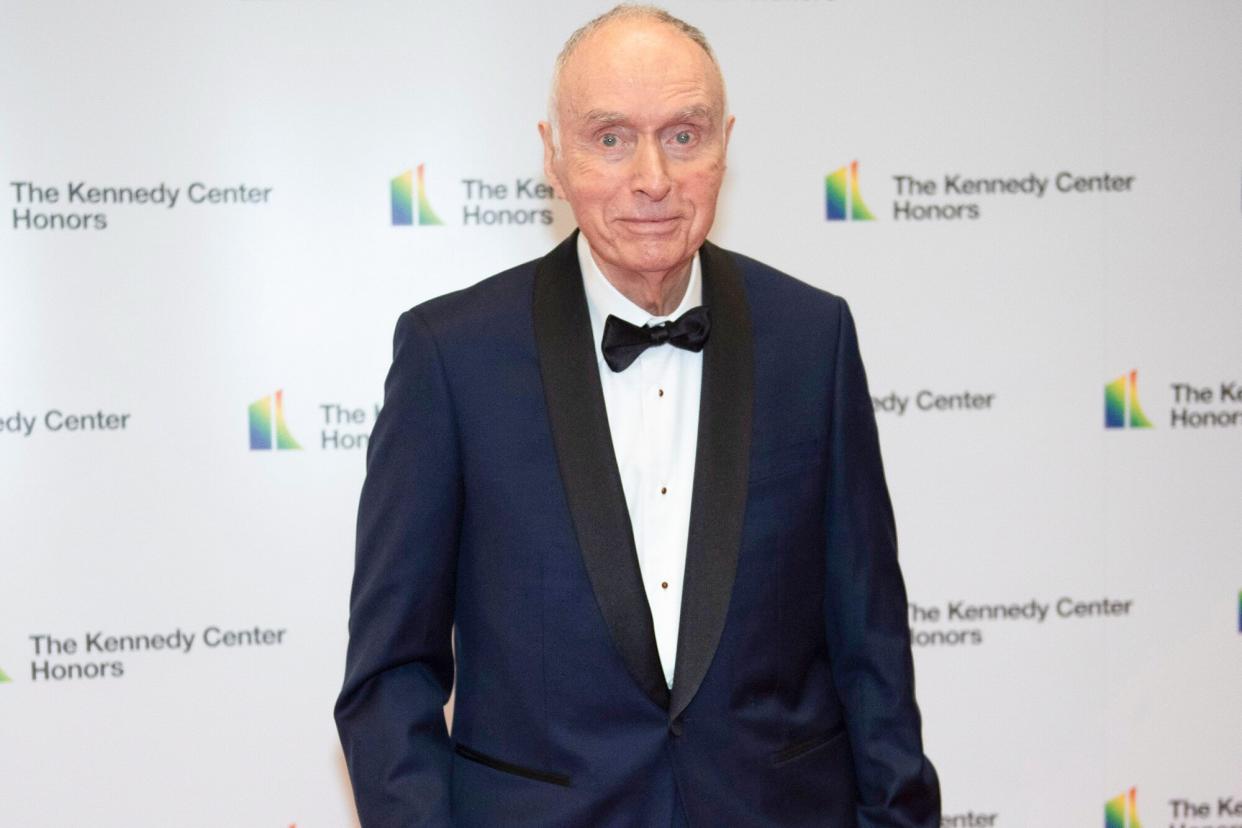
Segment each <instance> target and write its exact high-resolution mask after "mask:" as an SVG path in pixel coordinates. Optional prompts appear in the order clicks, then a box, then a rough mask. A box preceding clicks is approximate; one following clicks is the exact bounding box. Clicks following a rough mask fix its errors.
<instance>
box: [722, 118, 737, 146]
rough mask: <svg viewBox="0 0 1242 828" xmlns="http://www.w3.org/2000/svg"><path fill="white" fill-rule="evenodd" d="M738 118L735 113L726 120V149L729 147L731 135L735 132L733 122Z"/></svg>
mask: <svg viewBox="0 0 1242 828" xmlns="http://www.w3.org/2000/svg"><path fill="white" fill-rule="evenodd" d="M736 120H737V118H736V117H735V116H733V115H730V116H729V120H727V121H725V149H726V150H727V149H728V148H729V136H730V135H732V134H733V122H734V121H736Z"/></svg>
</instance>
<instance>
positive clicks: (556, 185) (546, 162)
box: [539, 121, 565, 198]
mask: <svg viewBox="0 0 1242 828" xmlns="http://www.w3.org/2000/svg"><path fill="white" fill-rule="evenodd" d="M539 137H540V138H542V139H543V174H544V177H545V178H547V179H548V183H549V184H551V185H552V192H554V193H555V194H556V197H557V198H564V197H565V191H564V189H562V188H561V179H560V177H559V176H557V174H556V141H555V139H554V138H553V135H552V125H551V124H550V123H548V122H547V121H540V122H539Z"/></svg>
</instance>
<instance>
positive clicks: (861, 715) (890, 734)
mask: <svg viewBox="0 0 1242 828" xmlns="http://www.w3.org/2000/svg"><path fill="white" fill-rule="evenodd" d="M833 383H834V384H833V392H832V393H833V399H832V414H831V423H830V432H829V434H830V436H829V441H830V451H831V454H830V456H829V464H830V465H829V489H828V508H827V512H826V514H827V520H828V527H827V530H828V531H827V537H828V549H827V570H826V575H827V585H826V593H825V594H826V599H825V602H824V609H825V614H826V618H825V623H826V627H827V638H828V646H829V656H830V658H831V662H832V670H833V677H834V681H835V682H836V687H837V692H838V694H839V695H840V697H841V699H842V702H843V703H844V705H845V708H846V725H847V728H848V731H849V737H850V744H851V748H852V751H853V757H854V767H855V771H856V774H857V779H858V796H859V805H858V825H859V828H880V826H884V827H885V828H938V826H939V825H940V787H939V782H938V780H937V778H936V771H935V769H934V768H933V767H932V765H931V762H929V761H928V760H927V758H926V757H925V756H924V755H923V744H922V736H921V733H920V730H921V722H920V717H919V710H918V707H917V705H916V704H915V699H914V667H913V662H912V659H911V654H910V628H909V622H908V620H907V608H906V591H905V586H904V584H903V583H902V577H901V570H900V568H899V567H898V565H897V532H896V527H895V525H894V522H893V508H892V503H891V501H890V500H889V495H888V487H887V485H886V484H885V481H884V467H883V463H882V461H881V457H880V444H879V436H878V434H877V431H876V423H875V412H874V409H873V407H872V403H871V394H870V391H869V390H868V388H867V377H866V374H865V372H864V370H863V364H862V357H861V355H860V354H859V350H858V338H857V335H856V333H855V330H854V320H853V318H852V317H851V315H850V311H849V307H848V306H847V305H846V304H845V302H844V301H843V300H842V301H840V320H839V334H838V340H837V350H836V367H835V371H834V380H833Z"/></svg>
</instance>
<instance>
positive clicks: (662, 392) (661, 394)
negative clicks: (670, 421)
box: [659, 388, 664, 397]
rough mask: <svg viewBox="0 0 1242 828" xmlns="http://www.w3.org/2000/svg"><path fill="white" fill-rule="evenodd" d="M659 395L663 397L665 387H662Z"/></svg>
mask: <svg viewBox="0 0 1242 828" xmlns="http://www.w3.org/2000/svg"><path fill="white" fill-rule="evenodd" d="M659 395H660V396H661V397H663V396H664V389H663V388H661V389H660V391H659Z"/></svg>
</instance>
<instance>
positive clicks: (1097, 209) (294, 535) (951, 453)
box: [0, 0, 1242, 828]
mask: <svg viewBox="0 0 1242 828" xmlns="http://www.w3.org/2000/svg"><path fill="white" fill-rule="evenodd" d="M604 8H605V6H604V5H601V4H596V3H548V2H544V3H528V4H507V5H502V4H491V3H479V2H458V3H452V4H449V3H442V4H429V3H382V2H367V3H333V2H301V3H288V2H216V3H205V2H198V3H175V4H169V3H155V2H146V3H140V2H127V3H123V4H121V3H107V4H98V3H85V2H83V3H64V2H46V3H35V2H25V3H22V2H12V1H11V0H4V2H3V5H2V6H0V182H2V183H3V188H4V189H3V194H2V195H0V549H2V559H0V561H2V563H3V570H2V571H3V575H2V576H0V733H2V734H3V741H2V742H0V768H2V772H0V824H3V825H14V826H63V825H98V826H135V825H142V826H147V825H150V826H155V825H161V826H162V825H178V826H226V825H227V826H255V828H287V826H290V825H294V824H295V825H297V826H298V828H315V826H349V825H352V824H354V822H355V817H354V814H353V807H352V803H351V800H350V793H349V787H348V781H347V778H346V776H345V773H344V765H343V761H342V759H341V755H340V749H339V747H338V745H337V741H336V734H335V730H334V727H333V724H332V719H331V707H332V702H333V700H334V697H335V694H336V692H337V689H338V687H339V684H340V680H341V676H342V669H343V660H344V648H345V636H346V627H345V624H346V614H347V598H348V589H349V579H350V574H351V570H352V555H353V520H354V510H355V507H356V502H357V493H358V489H359V486H360V483H361V480H362V475H363V446H364V445H365V435H366V433H367V432H368V431H369V428H370V425H371V422H372V421H373V418H374V410H375V407H376V405H377V404H379V402H380V398H381V393H382V381H383V377H384V373H385V371H386V369H387V365H388V360H389V357H390V343H391V332H392V326H393V323H394V322H395V319H396V317H397V315H398V313H399V312H400V311H401V310H403V309H405V308H407V307H409V306H410V305H413V304H415V303H417V302H419V301H422V300H424V299H427V298H429V297H431V296H434V295H437V294H440V293H443V292H445V291H448V290H451V289H455V288H458V287H461V286H465V285H468V284H470V283H473V282H475V281H477V280H479V279H481V278H483V277H485V276H487V275H489V274H491V273H494V272H496V271H498V270H500V269H503V268H505V267H507V266H509V265H512V264H515V263H517V262H519V261H524V260H526V259H529V258H533V257H535V256H537V255H540V254H542V253H543V252H544V251H546V250H547V249H549V248H550V247H551V246H552V245H553V244H554V243H555V242H556V241H557V240H559V239H560V238H562V237H563V236H564V235H565V234H566V233H568V232H569V230H570V229H572V226H573V225H572V218H571V216H570V215H569V212H568V209H567V208H566V205H564V204H563V203H559V202H553V201H551V200H549V199H547V198H545V197H541V195H540V194H539V193H538V192H535V191H533V190H532V189H531V187H530V186H529V184H533V183H535V182H538V181H539V180H540V178H539V176H540V163H541V158H540V146H539V142H538V136H537V133H536V130H535V122H536V121H537V120H538V119H539V118H540V117H541V116H542V112H543V107H544V102H545V98H546V92H547V87H546V83H547V79H548V76H549V73H550V68H551V62H552V59H553V57H554V55H555V54H556V52H557V51H558V50H559V47H560V44H561V42H562V41H563V40H564V38H565V37H566V36H567V35H568V34H569V33H570V31H572V30H573V29H574V28H575V27H576V26H577V25H579V24H580V23H582V22H584V21H585V20H586V19H588V18H589V17H591V16H593V15H594V14H596V13H598V12H600V11H602V10H603V9H604ZM670 8H671V10H672V11H673V12H674V13H677V14H679V15H682V16H684V17H685V18H686V19H688V20H690V21H691V22H693V23H696V24H697V25H699V26H700V27H702V28H703V29H704V30H705V31H706V33H707V35H708V36H709V38H710V39H711V40H712V42H713V44H714V46H715V48H716V50H717V52H718V54H719V57H720V60H721V63H722V65H723V67H724V70H725V74H726V79H727V82H728V85H729V97H730V104H731V106H732V108H733V110H734V112H735V113H736V115H737V119H738V120H737V127H736V129H735V131H734V133H733V143H732V146H731V149H730V169H729V174H728V177H727V183H726V186H725V191H724V194H723V203H722V208H721V213H720V216H719V219H718V222H717V226H716V229H715V231H714V233H713V237H714V239H715V240H716V241H717V242H718V243H720V244H722V245H724V246H726V247H729V248H733V249H737V250H740V251H743V252H746V253H748V254H749V255H752V256H755V257H756V258H759V259H762V260H765V261H767V262H769V263H770V264H773V265H775V266H777V267H780V268H782V269H784V270H786V271H788V272H790V273H792V274H794V275H796V276H798V277H800V278H802V279H804V280H806V281H809V282H811V283H813V284H816V285H818V286H821V287H824V288H826V289H829V290H832V291H834V292H836V293H840V294H842V295H844V296H845V297H846V298H847V299H849V301H850V303H851V306H852V307H853V309H854V312H855V315H856V317H857V319H858V323H859V328H860V331H861V336H862V345H863V353H864V357H865V359H866V362H867V365H868V370H869V374H870V379H871V384H872V390H873V394H874V396H875V397H876V402H877V416H878V417H879V420H880V428H881V433H882V440H883V447H884V453H885V459H886V463H887V468H888V471H889V477H890V485H891V488H892V491H893V496H894V500H895V505H896V508H897V515H898V525H899V529H900V533H901V541H902V560H903V564H904V567H905V572H906V576H907V581H908V587H909V591H910V597H911V601H912V602H913V604H914V605H915V607H916V608H917V609H915V610H912V618H911V624H912V631H913V633H914V635H915V638H916V641H917V642H918V643H917V646H916V650H915V659H916V665H917V670H918V682H919V687H918V689H919V698H920V702H921V705H922V708H923V711H924V717H925V737H926V742H927V748H928V753H929V755H930V756H931V758H932V760H933V761H934V762H935V763H936V765H937V767H938V768H939V770H940V773H941V778H942V781H943V790H944V802H945V815H946V818H945V824H946V825H950V826H972V828H973V826H1005V827H1006V828H1010V827H1011V826H1041V827H1043V826H1073V827H1075V828H1076V827H1077V826H1084V827H1085V828H1093V826H1098V825H1099V824H1100V822H1101V820H1102V819H1103V820H1105V823H1106V826H1108V828H1137V826H1138V824H1139V823H1138V820H1139V818H1140V817H1141V819H1142V820H1145V821H1146V822H1147V824H1148V825H1149V826H1151V825H1164V824H1168V825H1173V826H1177V828H1181V826H1187V827H1188V828H1189V827H1191V826H1196V827H1197V828H1222V826H1223V827H1225V828H1234V826H1242V804H1239V803H1242V748H1240V747H1239V734H1240V733H1242V707H1240V706H1239V704H1238V688H1239V686H1242V554H1240V552H1242V549H1240V548H1239V538H1240V537H1242V508H1240V507H1239V500H1240V498H1239V494H1242V463H1240V462H1239V460H1240V459H1242V454H1240V453H1239V445H1240V442H1242V441H1240V437H1242V336H1240V335H1239V316H1240V314H1242V278H1240V276H1242V3H1240V2H1237V0H1185V1H1184V2H1179V3H1168V2H1154V0H1142V2H1137V1H1135V2H1126V3H1120V2H1116V1H1115V0H1112V1H1106V0H1092V1H1091V2H1087V1H1086V0H1058V1H1057V2H1043V3H1038V4H1035V3H1024V2H1017V1H1016V0H1007V1H1006V2H991V3H980V2H967V1H966V0H954V1H953V2H950V1H949V0H944V1H943V2H917V0H904V1H903V2H897V0H893V2H887V3H865V2H862V0H835V2H834V1H833V0H818V1H817V0H803V1H800V2H792V1H782V0H766V1H765V2H758V1H756V0H717V1H716V2H708V1H707V0H700V1H699V2H678V3H675V4H671V7H670ZM854 161H857V162H858V166H857V178H856V181H857V187H858V189H857V193H858V198H860V199H861V200H862V201H863V202H865V205H866V207H867V209H869V211H870V212H871V213H872V214H874V216H875V218H874V220H870V221H867V220H845V221H841V220H832V221H829V220H827V218H826V215H827V213H826V209H827V205H826V197H825V192H826V190H825V180H826V177H827V176H829V175H831V174H833V173H835V172H836V171H838V170H840V169H841V168H843V167H848V166H849V165H850V164H851V163H852V162H854ZM420 164H421V165H423V170H424V196H425V199H426V202H427V204H428V205H429V206H430V207H431V209H432V210H433V211H434V213H435V215H436V216H437V217H438V218H439V219H440V220H441V222H442V223H441V224H440V225H438V226H427V225H426V223H424V224H423V225H422V226H420V225H419V224H417V222H416V223H415V224H413V225H394V224H393V221H392V199H391V189H390V182H391V180H392V179H393V178H395V177H398V176H400V175H402V174H403V173H405V172H406V171H407V170H412V171H415V175H414V189H415V192H414V198H413V201H414V204H413V212H414V213H415V215H417V213H418V212H419V211H418V204H417V198H418V185H417V172H416V171H417V168H418V166H419V165H420ZM903 176H904V177H907V178H902V177H903ZM1105 176H1109V178H1107V179H1105V178H1104V177H1105ZM528 179H531V180H532V181H530V182H528V181H527V180H528ZM468 180H475V181H479V182H483V183H485V184H487V185H489V188H486V191H485V188H483V187H480V186H478V185H477V184H467V183H466V182H467V181H468ZM911 181H913V182H917V184H912V183H911ZM496 184H504V185H505V186H506V188H507V191H506V192H505V193H504V194H503V197H502V195H501V194H500V193H499V192H497V191H496V190H495V189H492V188H491V185H496ZM161 185H163V186H162V189H161ZM1092 186H1094V187H1095V189H1088V190H1077V189H1075V187H1082V188H1088V187H1092ZM243 187H244V188H245V189H244V191H242V192H241V195H244V196H248V197H249V199H250V200H249V201H248V202H247V203H238V202H229V203H211V201H210V199H209V189H210V188H218V192H217V193H216V194H215V196H214V197H215V198H219V199H223V198H228V197H229V196H231V195H237V194H238V191H239V190H242V188H243ZM1101 187H1107V188H1108V189H1100V188H1101ZM92 188H96V190H95V192H94V193H93V194H92ZM108 188H111V189H108ZM972 188H973V190H974V191H972ZM1006 189H1012V190H1014V192H1006V191H1005V190H1006ZM1024 189H1025V191H1024ZM174 191H175V192H176V200H175V201H172V194H173V192H174ZM92 199H93V200H92ZM117 199H125V200H126V203H115V201H116V200H117ZM153 199H154V200H155V203H152V200H153ZM139 200H144V201H145V202H146V203H133V202H136V201H139ZM860 208H861V204H859V203H858V202H855V204H854V215H855V217H856V218H857V216H858V215H859V214H860V213H861V212H862V211H861V209H860ZM545 210H546V211H549V212H547V213H546V214H545V213H544V212H543V211H545ZM503 211H508V214H507V216H508V217H509V218H510V219H512V218H513V217H515V216H519V215H520V216H521V217H523V218H526V219H531V220H529V221H527V222H526V223H524V224H516V223H504V222H503V220H502V219H501V218H498V217H501V216H502V215H503ZM532 211H533V212H532ZM83 216H85V218H83ZM476 216H477V218H476ZM489 220H494V221H498V222H499V223H491V224H488V223H485V222H487V221H489ZM546 222H550V223H546ZM1131 371H1134V372H1136V374H1135V380H1136V382H1135V387H1136V389H1137V394H1131V395H1128V396H1129V397H1130V399H1129V401H1128V402H1127V399H1126V397H1127V395H1126V394H1124V393H1123V394H1122V395H1121V398H1120V399H1119V402H1120V404H1121V418H1122V420H1123V421H1124V422H1125V423H1126V424H1128V423H1130V422H1131V421H1133V422H1141V419H1142V418H1141V417H1133V418H1131V417H1129V416H1127V411H1130V412H1133V411H1134V410H1135V409H1136V407H1137V408H1141V411H1142V412H1143V413H1144V414H1145V416H1146V419H1147V420H1148V421H1150V423H1151V427H1150V428H1143V427H1124V428H1106V427H1105V386H1106V385H1108V384H1110V383H1112V382H1114V380H1117V379H1118V378H1120V377H1123V376H1124V377H1127V378H1128V377H1129V375H1130V372H1131ZM1123 384H1124V383H1123ZM278 391H279V392H281V393H280V401H281V406H280V409H281V412H282V414H283V427H284V428H285V429H286V431H285V432H284V433H286V434H287V435H288V436H289V438H291V439H292V441H293V442H296V443H297V444H298V445H299V446H300V448H297V449H292V448H290V449H272V450H264V449H262V448H258V447H256V448H252V447H251V426H252V425H253V426H254V427H255V428H256V429H257V433H262V434H267V435H270V434H271V428H272V427H273V425H268V426H266V429H267V430H266V431H265V430H264V428H265V426H264V425H263V423H261V422H257V421H252V418H251V417H250V414H249V412H250V408H251V405H252V404H253V403H256V402H259V403H262V402H263V401H264V400H265V399H266V398H269V397H274V396H275V394H276V392H278ZM963 395H966V397H965V400H964V401H965V403H967V404H969V405H970V407H962V404H963ZM937 397H939V398H942V400H941V402H940V403H939V404H940V405H941V406H952V407H941V408H937V407H935V405H936V402H935V400H936V398H937ZM1135 400H1138V401H1139V402H1138V403H1137V404H1136V402H1135ZM267 404H268V406H269V408H271V409H272V410H274V409H275V405H274V400H269V401H268V403H267ZM1205 415H1208V416H1205ZM75 418H76V419H75ZM277 442H280V441H277ZM261 443H262V440H259V441H258V443H257V444H256V445H258V444H261ZM275 444H276V443H273V445H275ZM156 647H161V649H155V648H156ZM1131 789H1134V790H1135V792H1136V794H1135V800H1134V801H1135V803H1136V808H1134V809H1132V808H1130V807H1129V806H1128V805H1125V806H1124V807H1120V808H1119V809H1114V812H1113V815H1112V816H1111V817H1109V816H1102V813H1104V812H1105V805H1106V803H1107V802H1109V801H1110V800H1114V798H1116V797H1118V796H1120V795H1122V794H1125V795H1126V796H1128V795H1129V792H1130V791H1131ZM1199 806H1203V807H1202V808H1201V807H1199Z"/></svg>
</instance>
